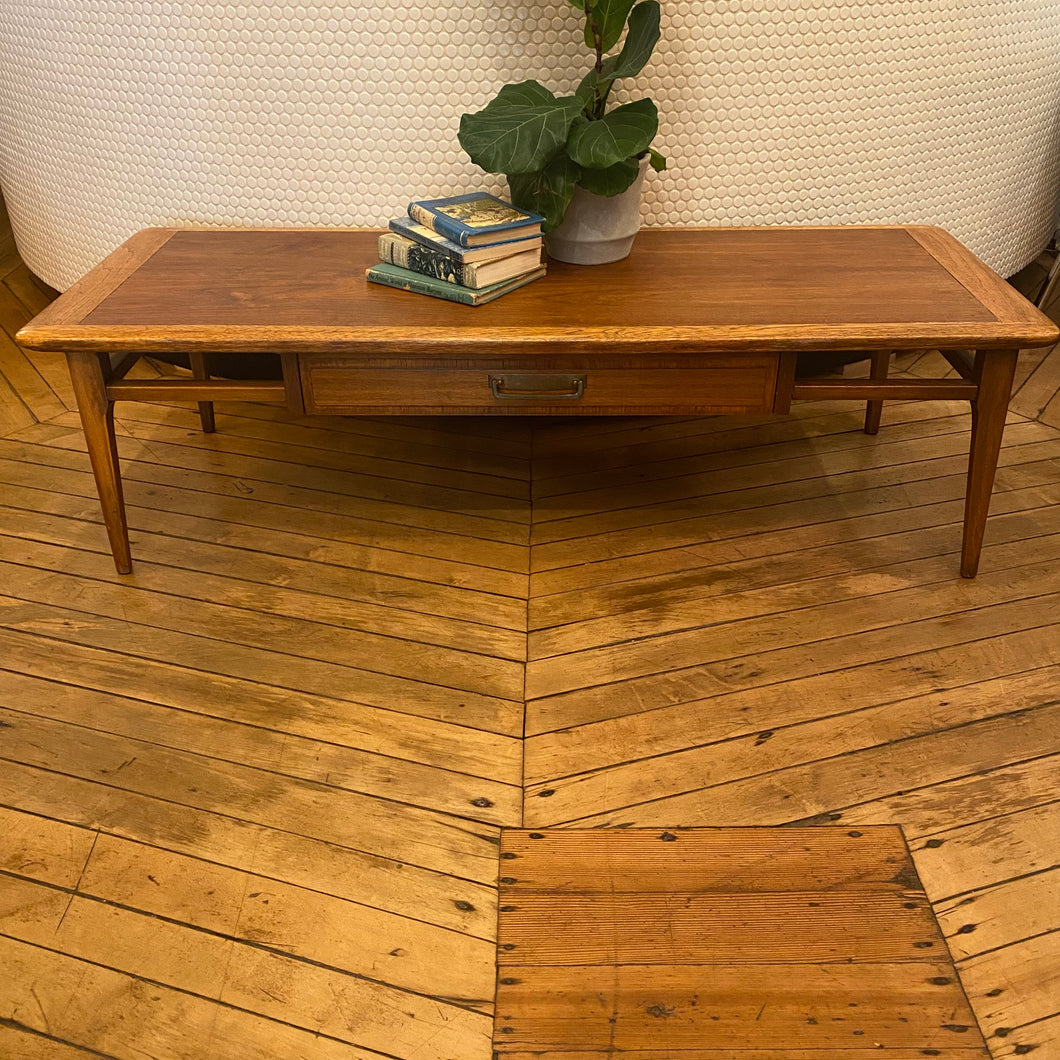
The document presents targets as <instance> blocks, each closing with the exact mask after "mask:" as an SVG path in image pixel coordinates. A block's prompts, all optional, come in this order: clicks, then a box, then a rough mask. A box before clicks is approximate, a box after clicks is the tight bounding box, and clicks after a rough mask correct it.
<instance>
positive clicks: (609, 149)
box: [567, 99, 659, 169]
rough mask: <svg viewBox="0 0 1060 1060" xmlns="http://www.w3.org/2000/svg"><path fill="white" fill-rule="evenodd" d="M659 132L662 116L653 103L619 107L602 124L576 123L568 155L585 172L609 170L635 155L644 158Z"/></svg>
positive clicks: (641, 101)
mask: <svg viewBox="0 0 1060 1060" xmlns="http://www.w3.org/2000/svg"><path fill="white" fill-rule="evenodd" d="M658 131H659V112H658V110H657V109H656V107H655V104H654V103H653V102H652V101H651V100H650V99H638V100H637V101H636V102H635V103H627V104H626V105H625V106H622V107H616V108H615V109H614V110H613V111H611V112H610V113H609V114H605V115H604V117H602V118H601V119H600V120H599V121H589V120H588V119H587V118H585V117H583V116H579V117H578V118H577V119H575V121H574V123H573V125H572V126H571V132H570V138H569V139H568V140H567V153H568V154H569V155H570V156H571V158H573V159H574V161H575V162H577V163H578V165H579V166H584V167H585V168H586V169H606V168H607V167H608V166H613V165H614V164H615V163H616V162H621V161H622V160H623V159H625V158H629V157H631V156H633V155H640V154H643V153H644V152H645V151H647V149H648V145H649V144H650V143H651V142H652V139H653V138H654V136H655V134H656V133H657V132H658Z"/></svg>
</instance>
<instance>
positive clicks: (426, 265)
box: [366, 191, 545, 305]
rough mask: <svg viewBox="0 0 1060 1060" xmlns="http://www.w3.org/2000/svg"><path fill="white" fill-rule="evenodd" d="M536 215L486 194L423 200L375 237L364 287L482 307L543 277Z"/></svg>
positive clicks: (537, 215)
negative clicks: (375, 256)
mask: <svg viewBox="0 0 1060 1060" xmlns="http://www.w3.org/2000/svg"><path fill="white" fill-rule="evenodd" d="M543 220H544V218H542V217H541V216H540V215H539V214H536V213H530V212H529V211H528V210H521V209H519V207H517V206H513V205H512V204H511V203H509V202H504V201H503V200H502V199H498V198H497V197H496V196H493V195H487V194H486V193H485V192H479V191H476V192H470V193H468V194H466V195H451V196H449V197H447V198H443V199H424V200H422V201H420V202H413V203H410V204H409V209H408V215H407V216H405V217H396V218H395V219H394V220H393V221H391V222H390V231H389V232H385V233H384V234H383V235H381V236H380V237H379V259H380V262H381V264H379V265H373V266H372V267H371V268H370V269H368V271H367V273H366V275H367V277H368V280H369V282H371V283H381V284H385V285H386V286H388V287H397V288H399V289H400V290H403V291H414V292H415V293H416V294H426V295H431V296H432V297H434V298H445V299H448V300H449V301H450V302H462V303H463V304H464V305H482V304H483V303H484V302H490V301H492V300H493V299H494V298H500V296H501V295H503V294H507V293H508V292H509V291H514V290H515V289H516V288H518V287H522V286H524V285H525V284H528V283H530V282H531V281H533V280H537V279H540V277H542V276H544V275H545V266H544V265H543V264H542V261H541V222H542V221H543Z"/></svg>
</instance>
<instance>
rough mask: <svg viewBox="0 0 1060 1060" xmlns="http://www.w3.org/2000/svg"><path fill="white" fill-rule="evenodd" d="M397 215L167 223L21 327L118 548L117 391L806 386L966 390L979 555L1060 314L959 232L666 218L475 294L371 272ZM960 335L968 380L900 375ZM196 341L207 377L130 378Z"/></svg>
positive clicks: (943, 395)
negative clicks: (999, 480)
mask: <svg viewBox="0 0 1060 1060" xmlns="http://www.w3.org/2000/svg"><path fill="white" fill-rule="evenodd" d="M377 236H378V233H377V232H376V231H369V230H337V229H309V230H296V229H277V230H273V229H255V230H252V229H240V230H218V229H203V230H196V229H173V228H153V229H148V230H145V231H143V232H140V233H139V234H137V235H135V236H133V237H132V238H131V239H129V240H128V241H127V242H126V243H125V244H123V245H122V246H121V247H119V248H118V249H117V250H115V251H114V252H113V253H112V254H111V255H110V256H109V257H107V258H106V259H105V260H104V261H103V262H101V263H100V264H99V265H98V266H97V267H96V268H95V269H93V270H92V271H91V272H90V273H89V274H88V275H87V276H85V277H84V278H83V279H82V280H80V281H79V282H78V283H76V284H75V285H74V286H73V287H72V288H70V290H68V291H66V292H65V293H64V294H63V295H62V296H61V297H60V298H58V299H57V300H56V301H55V302H54V303H52V305H51V306H49V307H48V308H47V309H46V310H45V311H44V312H43V313H41V314H40V315H39V316H37V317H36V318H35V319H34V320H32V321H31V322H30V323H29V324H28V325H26V327H25V328H23V330H22V331H21V332H20V333H19V336H18V338H19V341H20V342H22V343H23V344H24V345H25V346H27V347H30V348H32V349H37V350H58V351H61V352H63V353H65V354H66V357H67V360H68V362H69V366H70V373H71V377H72V379H73V386H74V393H75V395H76V397H77V404H78V410H79V412H80V416H81V422H82V425H83V427H84V432H85V439H86V441H87V445H88V452H89V456H90V459H91V463H92V469H93V473H94V475H95V480H96V486H97V490H98V493H99V498H100V503H101V506H102V509H103V515H104V521H105V523H106V528H107V533H108V536H109V539H110V545H111V550H112V553H113V556H114V562H115V566H116V567H117V569H118V571H119V572H121V573H128V572H129V571H130V570H131V564H132V560H131V555H130V550H129V536H128V529H127V525H126V521H125V506H124V501H123V498H122V488H121V475H120V470H119V465H118V454H117V447H116V444H115V435H114V419H113V416H114V403H115V402H116V401H121V400H139V401H150V400H153V399H154V400H162V401H172V400H192V401H198V402H199V403H200V409H201V412H202V416H203V427H204V429H206V430H211V429H212V428H213V410H212V402H213V401H217V400H240V401H242V400H248V401H278V402H285V403H286V404H287V406H288V407H289V408H290V409H291V411H292V412H294V413H298V414H303V413H309V414H314V413H319V414H327V415H372V416H377V415H403V416H406V415H413V414H424V415H446V414H459V415H469V414H472V415H523V416H526V415H563V416H570V415H579V416H580V415H597V416H599V415H607V416H622V415H653V416H654V415H658V416H669V415H717V414H730V413H763V412H775V413H785V412H787V411H788V410H789V408H790V404H791V401H792V399H793V398H811V399H826V398H835V399H850V398H857V399H864V400H866V401H868V402H869V414H868V420H867V429H868V430H870V431H873V430H874V429H875V426H876V424H877V423H878V421H879V408H880V404H879V403H880V402H881V401H882V400H883V399H886V398H898V399H926V400H929V399H947V400H952V399H963V400H966V401H968V402H969V403H970V405H971V409H972V431H971V445H970V459H969V470H968V483H967V491H966V500H965V514H964V536H963V543H962V551H961V565H960V571H961V574H962V575H963V576H965V577H969V578H970V577H974V576H975V574H976V571H977V569H978V564H979V555H980V551H981V548H982V542H983V532H984V528H985V525H986V517H987V511H988V507H989V502H990V493H991V490H992V488H993V481H994V473H995V470H996V468H997V458H998V451H999V448H1000V445H1001V437H1002V432H1003V430H1004V424H1005V413H1006V409H1007V405H1008V399H1009V394H1010V391H1011V388H1012V379H1013V372H1014V370H1015V366H1016V357H1017V354H1018V351H1019V349H1020V348H1021V347H1035V346H1046V345H1051V344H1052V343H1054V342H1056V341H1057V338H1058V337H1060V332H1058V330H1057V328H1056V326H1055V325H1054V324H1053V323H1052V322H1051V321H1050V320H1049V319H1048V318H1047V317H1045V316H1043V315H1042V314H1041V313H1040V312H1038V310H1037V309H1035V308H1034V307H1033V306H1032V305H1031V304H1030V303H1029V302H1027V301H1026V300H1025V299H1024V298H1023V297H1022V296H1020V295H1019V294H1018V293H1017V292H1016V291H1014V290H1013V289H1012V288H1011V287H1009V285H1007V284H1006V283H1005V282H1004V281H1003V280H1001V279H1000V278H999V277H998V276H997V275H996V274H995V273H993V272H991V271H990V269H988V268H987V267H986V266H985V265H983V264H982V263H981V262H980V261H979V260H978V259H976V258H975V256H974V255H972V254H971V252H969V251H968V250H966V249H965V248H964V247H962V246H961V245H960V244H959V243H958V242H957V241H956V240H955V239H953V238H952V237H951V236H949V235H948V234H947V233H945V232H944V231H942V230H941V229H938V228H931V227H921V226H879V227H877V226H872V227H860V226H859V227H821V228H819V227H797V228H747V229H726V228H705V229H704V228H696V229H648V230H645V231H643V232H641V233H640V235H639V236H638V238H637V242H636V245H635V246H634V249H633V253H632V254H631V255H630V256H629V257H628V258H627V259H626V260H624V261H621V262H616V263H614V264H611V265H603V266H593V267H585V266H576V265H564V264H561V263H552V264H550V266H549V273H548V276H547V277H546V278H545V279H544V280H541V281H538V282H536V283H533V284H530V285H528V286H527V287H524V288H521V289H520V290H518V291H515V292H513V293H511V294H509V295H506V296H505V297H504V298H501V299H498V300H497V301H494V302H490V303H488V304H486V305H483V306H478V307H474V308H472V307H469V306H463V305H456V304H451V303H447V302H444V301H440V300H438V299H433V298H425V297H423V296H420V295H412V294H408V293H406V292H402V291H396V290H392V289H389V288H385V287H380V286H377V285H374V284H368V283H366V282H365V279H364V270H365V269H366V268H367V267H368V266H369V265H371V264H372V263H373V262H374V261H375V260H376V249H375V248H376V240H377ZM922 348H938V349H941V350H942V351H943V352H944V353H945V355H946V356H947V358H948V360H949V361H950V363H951V364H953V365H954V366H955V367H956V368H957V369H958V371H959V374H960V378H946V379H895V380H890V379H888V378H887V368H886V366H887V358H888V357H889V355H890V353H891V352H892V351H901V350H911V349H922ZM263 350H270V351H275V352H277V353H279V354H280V355H281V360H282V364H283V381H282V382H275V381H272V380H231V379H212V378H210V376H209V355H210V354H215V353H227V354H238V353H249V352H260V351H263ZM809 350H818V351H838V350H843V351H846V350H863V351H865V353H866V356H871V357H872V359H873V369H872V373H871V377H870V378H869V379H857V380H853V379H850V380H847V379H827V380H816V381H808V382H797V381H796V379H795V365H796V358H797V356H798V354H799V352H800V351H809ZM174 351H180V352H186V353H187V354H189V356H190V358H191V365H192V369H193V375H194V378H191V379H188V378H182V379H153V380H146V381H145V380H129V379H127V378H125V376H126V373H127V371H128V369H129V367H131V365H132V364H134V363H135V361H136V360H137V359H138V358H139V357H141V356H144V355H150V354H152V353H172V352H174Z"/></svg>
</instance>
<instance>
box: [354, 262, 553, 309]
mask: <svg viewBox="0 0 1060 1060" xmlns="http://www.w3.org/2000/svg"><path fill="white" fill-rule="evenodd" d="M544 275H545V266H544V265H539V266H538V267H537V268H536V269H532V270H531V271H530V272H524V273H523V274H522V275H520V276H515V277H513V278H512V279H510V280H502V281H501V282H500V283H494V284H491V285H490V286H489V287H482V288H480V289H478V290H475V289H474V288H471V287H464V286H463V285H461V284H458V283H450V282H449V281H448V280H439V279H438V278H437V277H435V276H425V275H424V274H423V273H420V272H413V271H412V270H411V269H403V268H402V267H401V266H400V265H387V264H385V263H384V264H382V265H373V266H372V267H371V268H370V269H368V270H367V271H366V272H365V276H366V277H367V279H368V282H369V283H381V284H383V285H385V286H386V287H396V288H397V289H398V290H401V291H412V292H413V293H415V294H426V295H430V296H431V297H432V298H444V299H445V300H446V301H448V302H460V303H461V304H463V305H483V304H484V303H485V302H491V301H493V299H494V298H500V296H501V295H503V294H507V293H508V292H509V291H514V290H516V289H517V288H519V287H523V286H525V285H526V284H528V283H531V282H532V281H534V280H538V279H540V278H541V277H542V276H544Z"/></svg>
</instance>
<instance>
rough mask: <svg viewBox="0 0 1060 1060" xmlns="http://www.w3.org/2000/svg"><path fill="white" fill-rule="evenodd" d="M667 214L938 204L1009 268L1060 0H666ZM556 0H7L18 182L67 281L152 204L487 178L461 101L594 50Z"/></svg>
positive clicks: (7, 71)
mask: <svg viewBox="0 0 1060 1060" xmlns="http://www.w3.org/2000/svg"><path fill="white" fill-rule="evenodd" d="M662 7H663V39H662V41H661V42H660V45H659V47H658V48H657V50H656V54H655V56H654V58H653V60H652V62H651V63H650V65H649V66H648V68H647V69H646V70H645V71H644V73H643V74H642V75H641V76H640V77H639V78H637V79H636V81H635V83H634V85H633V86H632V87H633V89H634V91H632V93H628V92H627V96H630V95H632V96H638V95H644V94H647V95H651V96H653V97H654V98H655V100H656V101H657V102H658V104H659V109H660V115H661V129H660V134H659V137H658V139H657V145H658V146H659V147H660V149H661V150H663V151H664V152H665V153H666V154H667V155H668V157H669V159H670V165H671V168H670V170H669V171H668V172H666V173H663V174H653V175H650V176H649V180H648V183H647V185H646V193H645V208H644V220H645V222H646V223H647V224H652V225H673V224H693V225H727V224H774V223H783V224H799V223H844V222H852V223H856V222H917V223H930V224H939V225H942V226H943V227H945V228H947V229H949V230H950V231H951V232H953V233H954V235H956V236H957V237H958V238H960V239H961V240H963V241H964V242H965V243H967V244H968V245H969V246H970V247H971V248H972V249H973V250H975V251H976V252H977V253H978V254H980V256H982V257H983V258H984V259H985V260H986V261H987V262H988V263H989V264H990V265H992V266H993V267H994V268H995V269H997V270H998V271H999V272H1002V273H1004V274H1011V273H1012V272H1014V271H1016V270H1017V269H1019V268H1020V267H1022V266H1023V265H1024V264H1026V263H1027V261H1029V260H1030V259H1031V258H1033V257H1034V256H1035V254H1037V253H1038V252H1039V251H1040V249H1041V248H1042V247H1043V246H1044V244H1045V242H1046V240H1047V239H1048V237H1049V235H1050V233H1051V232H1052V229H1053V223H1054V215H1055V209H1056V202H1057V195H1058V182H1060V0H887V2H873V0H849V2H840V0H662ZM578 35H579V19H578V15H577V12H576V11H575V9H574V8H573V7H571V6H570V4H568V3H567V2H566V0H532V2H531V0H521V2H508V0H492V2H490V3H487V2H486V0H402V2H398V0H378V2H375V3H367V2H364V0H357V2H355V0H346V2H344V3H342V2H337V0H332V2H330V3H325V2H323V0H311V2H304V3H295V2H292V0H270V2H261V0H258V2H247V3H219V2H213V3H193V2H185V0H3V3H2V5H0V152H2V156H0V183H2V185H3V189H4V193H5V196H6V198H7V200H8V207H9V210H10V213H11V216H12V221H13V223H14V226H15V230H16V236H17V239H18V243H19V247H20V249H21V250H22V253H23V256H24V257H25V259H26V261H27V262H28V263H29V265H30V266H31V267H32V268H33V269H34V270H35V271H36V272H37V273H38V274H39V275H41V276H42V277H43V278H44V279H45V280H47V281H48V282H49V283H51V284H53V285H54V286H56V287H59V288H65V287H66V286H68V285H69V284H70V283H72V282H73V281H74V280H75V279H76V278H77V277H78V276H80V275H82V274H83V273H84V272H85V271H86V270H87V269H88V268H89V267H90V266H91V265H93V264H94V263H95V262H96V261H98V260H99V259H100V258H101V257H103V255H104V254H106V253H107V252H108V251H109V250H111V249H112V248H113V247H115V246H116V245H117V244H118V243H120V242H121V241H122V240H123V239H125V238H126V237H127V236H128V235H130V234H132V233H133V232H134V231H136V230H138V229H140V228H143V227H145V226H148V225H155V224H183V223H196V224H226V225H233V224H234V225H364V224H369V225H376V224H382V223H384V222H385V221H386V220H387V219H388V218H389V217H391V216H393V215H394V214H396V213H399V212H402V211H403V210H404V207H405V203H406V202H407V200H408V199H409V198H413V197H422V196H425V195H433V194H445V193H449V192H455V191H459V190H466V189H468V188H470V187H476V186H485V187H489V188H491V189H493V190H496V191H500V192H502V193H503V191H504V185H503V184H502V183H501V182H500V180H499V179H498V178H492V177H491V178H482V177H481V175H480V173H479V172H478V170H477V169H476V167H474V166H472V165H471V163H470V162H468V161H467V160H466V158H465V157H464V155H463V154H462V152H461V151H460V148H459V146H458V145H457V142H456V129H457V123H458V121H459V116H460V114H461V112H462V111H465V110H476V109H478V108H479V107H481V106H482V105H484V104H485V103H486V102H487V101H488V100H489V98H491V97H492V95H493V93H494V91H495V90H496V88H497V87H499V86H500V85H501V84H503V83H505V82H508V81H517V80H522V79H525V78H529V77H535V78H537V79H539V80H541V81H543V82H544V83H545V84H547V85H549V87H551V88H553V89H554V90H556V91H562V92H569V91H571V90H572V89H573V87H574V85H575V84H576V83H577V79H578V78H580V76H581V74H582V72H583V70H584V69H585V65H586V61H587V54H588V53H587V52H586V51H585V49H584V47H582V46H579V45H577V43H576V42H577V38H578Z"/></svg>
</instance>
